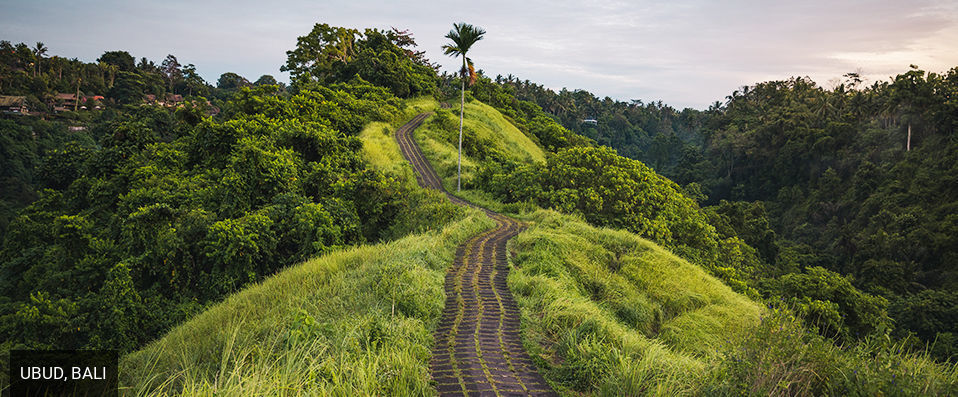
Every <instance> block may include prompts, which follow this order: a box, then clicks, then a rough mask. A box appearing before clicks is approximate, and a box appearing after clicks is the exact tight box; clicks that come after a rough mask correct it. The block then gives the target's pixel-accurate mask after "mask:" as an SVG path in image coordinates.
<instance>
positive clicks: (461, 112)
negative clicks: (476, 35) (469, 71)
mask: <svg viewBox="0 0 958 397" xmlns="http://www.w3.org/2000/svg"><path fill="white" fill-rule="evenodd" d="M462 67H464V68H465V67H466V54H463V55H462ZM460 76H461V79H462V91H461V94H462V95H461V97H460V100H459V164H458V165H457V166H456V193H459V189H460V188H462V118H463V116H464V115H465V108H466V76H463V75H462V73H460Z"/></svg>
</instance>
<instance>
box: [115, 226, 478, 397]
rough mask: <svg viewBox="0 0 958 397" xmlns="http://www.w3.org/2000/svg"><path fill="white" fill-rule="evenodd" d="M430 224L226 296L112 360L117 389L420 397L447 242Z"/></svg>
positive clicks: (455, 238) (450, 232) (459, 237)
mask: <svg viewBox="0 0 958 397" xmlns="http://www.w3.org/2000/svg"><path fill="white" fill-rule="evenodd" d="M491 226H492V222H491V220H489V219H488V218H487V217H486V216H485V215H483V214H481V213H480V212H478V211H474V210H473V211H470V212H469V213H468V216H466V217H465V219H463V220H460V221H458V222H455V223H452V224H450V225H449V226H447V227H445V228H443V229H442V230H439V231H432V232H427V233H424V234H420V235H414V236H409V237H405V238H402V239H400V240H397V241H394V242H390V243H383V244H378V245H371V246H361V247H356V248H352V249H347V250H345V251H340V252H336V253H332V254H329V255H326V256H323V257H321V258H316V259H313V260H310V261H307V262H305V263H303V264H300V265H298V266H295V267H292V268H290V269H288V270H286V271H283V272H281V273H279V274H277V275H275V276H273V277H271V278H269V279H267V280H266V281H264V282H263V283H260V284H258V285H255V286H252V287H249V288H247V289H245V290H243V291H241V292H239V293H237V294H234V295H232V296H230V297H229V298H228V299H226V300H225V301H224V302H222V303H220V304H217V305H215V306H213V307H212V308H210V309H209V310H207V311H206V312H204V313H202V314H200V315H198V316H196V317H195V318H193V319H192V320H190V321H188V322H186V323H184V324H182V325H180V326H178V327H176V328H175V329H173V330H172V331H171V332H169V334H167V335H166V336H164V337H163V338H162V339H160V340H158V341H156V342H154V343H151V344H150V345H148V346H147V347H146V348H144V349H142V350H140V351H137V352H135V353H132V354H129V355H127V356H125V357H123V359H122V360H121V384H122V386H123V387H124V389H123V392H124V394H127V395H143V394H150V395H157V394H159V395H169V394H190V395H195V394H200V395H212V394H224V395H340V396H352V395H431V394H434V388H433V386H432V385H430V384H429V381H428V380H429V372H428V360H429V351H430V348H431V346H432V345H433V337H432V334H433V331H434V330H435V327H436V325H437V324H438V320H439V316H440V313H441V311H442V307H443V301H444V293H443V291H442V286H443V277H444V274H445V270H446V268H447V266H448V265H449V264H450V263H451V262H452V258H453V256H454V251H455V248H456V247H457V246H458V245H459V244H460V243H462V242H463V241H465V240H466V239H467V238H469V237H471V236H473V235H475V234H476V233H479V232H480V231H482V230H485V229H487V228H489V227H491Z"/></svg>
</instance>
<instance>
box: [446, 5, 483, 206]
mask: <svg viewBox="0 0 958 397" xmlns="http://www.w3.org/2000/svg"><path fill="white" fill-rule="evenodd" d="M484 34H486V31H485V30H483V29H482V28H480V27H476V26H472V25H470V24H468V23H465V22H460V23H454V24H452V30H450V31H449V33H448V34H446V38H448V39H449V40H452V43H450V44H446V45H444V46H442V50H443V51H444V52H445V53H446V55H451V56H453V57H458V56H460V55H462V69H460V70H459V76H460V77H461V78H462V98H461V99H460V101H459V165H458V166H457V167H456V192H459V189H460V187H461V186H462V118H463V112H464V110H463V109H465V107H466V76H469V85H472V84H473V83H475V82H476V69H475V68H473V66H472V60H471V59H469V58H467V57H466V53H467V52H469V49H470V48H472V45H473V44H476V42H477V41H479V40H482V35H484Z"/></svg>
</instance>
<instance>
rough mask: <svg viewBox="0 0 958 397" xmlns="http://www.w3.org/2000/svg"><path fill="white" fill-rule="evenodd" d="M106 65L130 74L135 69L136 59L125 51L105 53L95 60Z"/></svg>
mask: <svg viewBox="0 0 958 397" xmlns="http://www.w3.org/2000/svg"><path fill="white" fill-rule="evenodd" d="M96 61H97V62H103V63H105V64H107V65H115V66H116V67H117V68H118V69H119V70H121V71H124V72H132V71H133V70H134V69H136V59H134V58H133V56H132V55H130V53H129V52H126V51H107V52H104V53H103V55H100V57H99V58H97V60H96Z"/></svg>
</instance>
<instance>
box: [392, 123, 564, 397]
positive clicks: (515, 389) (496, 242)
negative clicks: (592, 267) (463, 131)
mask: <svg viewBox="0 0 958 397" xmlns="http://www.w3.org/2000/svg"><path fill="white" fill-rule="evenodd" d="M428 116H429V113H422V114H419V115H417V116H416V117H414V118H413V119H412V120H410V121H409V122H408V123H406V124H405V125H403V126H402V127H400V128H399V130H397V131H396V140H397V141H398V142H399V148H400V150H401V151H402V154H403V156H405V157H406V159H407V160H409V162H410V163H411V164H412V166H413V169H414V170H415V171H416V179H417V180H418V181H419V185H421V186H423V187H427V188H432V189H437V190H439V191H441V192H443V193H445V194H446V196H447V197H449V200H451V201H452V202H454V203H456V204H459V205H466V206H470V207H475V208H479V209H480V210H482V211H484V212H485V213H486V214H487V215H489V217H490V218H492V219H493V220H495V221H496V227H495V228H493V229H490V230H487V231H485V232H483V233H480V234H479V235H477V236H474V237H472V238H471V239H469V240H468V241H466V242H465V243H463V244H462V245H460V246H459V248H457V250H456V258H455V260H454V262H453V265H452V267H451V268H449V271H448V272H447V273H446V281H445V287H444V288H445V292H446V304H445V309H444V310H443V313H442V319H441V320H440V322H439V328H438V329H436V347H435V348H434V349H433V352H432V362H430V370H431V371H432V377H433V379H434V380H435V381H436V382H437V388H438V390H439V395H441V396H463V395H466V396H472V395H479V396H516V395H523V396H525V395H532V396H555V395H556V393H555V392H554V391H552V389H551V388H550V387H549V385H548V383H546V381H545V379H543V378H542V375H540V374H539V373H538V372H537V370H536V367H535V364H533V363H532V360H530V359H529V355H528V354H526V352H525V350H523V348H522V341H521V339H520V336H519V310H518V309H517V308H516V303H515V301H514V300H513V299H512V294H511V293H510V292H509V288H508V286H506V276H507V275H508V274H509V263H508V262H507V259H506V242H507V241H509V239H511V238H512V237H515V236H516V235H517V234H519V232H520V231H521V230H522V229H523V227H524V226H523V225H522V224H520V223H519V222H518V221H516V220H514V219H512V218H509V217H507V216H504V215H501V214H499V213H496V212H494V211H490V210H488V209H485V208H482V207H479V206H477V205H475V204H472V203H470V202H468V201H465V200H463V199H461V198H459V197H456V196H453V195H452V194H450V193H449V192H447V191H446V190H445V189H443V187H442V184H441V183H440V180H439V177H438V176H437V175H436V172H435V171H433V169H432V167H431V166H430V165H429V162H428V161H426V159H425V157H423V155H422V152H421V151H420V150H419V146H418V145H417V144H416V142H415V141H414V140H413V139H412V133H413V131H414V130H415V129H416V127H419V125H420V124H422V122H423V120H425V119H426V117H428Z"/></svg>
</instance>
